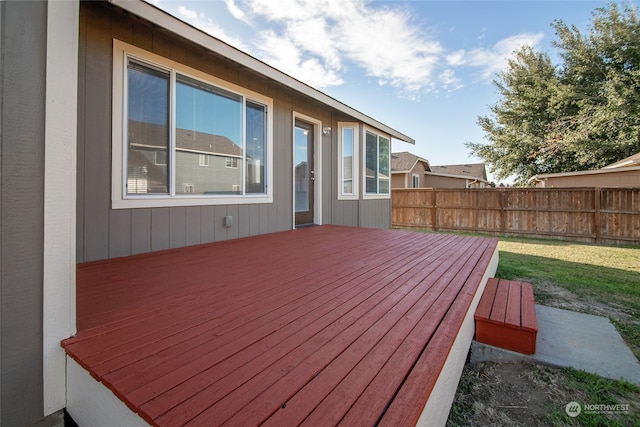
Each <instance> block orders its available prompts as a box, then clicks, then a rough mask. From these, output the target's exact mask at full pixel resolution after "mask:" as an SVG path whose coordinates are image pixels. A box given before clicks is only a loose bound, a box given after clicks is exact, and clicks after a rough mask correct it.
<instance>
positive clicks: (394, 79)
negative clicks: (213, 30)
mask: <svg viewBox="0 0 640 427" xmlns="http://www.w3.org/2000/svg"><path fill="white" fill-rule="evenodd" d="M227 3H228V4H232V6H233V7H235V8H238V9H241V10H243V11H244V13H245V15H244V16H247V15H248V16H251V20H252V22H256V21H258V20H259V19H262V20H264V21H267V22H268V23H269V26H270V29H269V30H267V31H262V32H261V33H260V37H259V42H258V48H259V50H260V51H261V52H262V56H263V59H264V60H265V61H267V62H269V63H270V64H271V65H273V66H276V67H277V68H280V69H281V70H282V71H285V72H287V73H289V74H291V75H293V76H294V77H297V78H299V79H301V80H303V81H305V82H306V83H308V84H311V85H314V86H317V87H328V86H333V85H338V84H342V83H343V78H342V77H341V73H342V72H343V71H344V68H345V64H346V63H351V64H355V65H357V66H359V67H361V68H362V69H363V70H364V71H365V74H366V75H368V76H370V77H374V78H376V79H377V81H378V83H379V84H382V85H384V84H389V85H392V86H394V87H396V88H398V89H399V90H400V91H401V92H403V93H411V92H420V91H424V90H431V88H432V87H433V84H434V82H435V81H436V80H437V77H436V76H434V72H435V71H434V70H435V66H436V64H437V62H438V61H439V57H440V55H441V54H442V51H443V49H442V47H441V46H440V44H439V43H438V42H437V41H434V40H432V39H430V38H428V37H426V36H425V35H424V34H423V33H421V31H420V29H419V27H418V26H416V25H415V24H414V23H412V21H411V14H410V12H409V11H407V10H404V9H400V8H397V7H395V8H391V7H382V8H380V7H373V6H372V4H373V3H370V2H368V1H365V0H245V1H243V2H242V3H235V2H233V0H227ZM232 13H233V12H232ZM274 24H275V25H274ZM256 25H257V24H256ZM314 67H315V69H316V70H315V72H317V74H318V75H317V76H316V77H314V76H313V74H314ZM309 79H310V80H309ZM314 82H315V83H314ZM318 82H320V83H318Z"/></svg>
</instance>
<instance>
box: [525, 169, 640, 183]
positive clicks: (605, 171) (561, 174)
mask: <svg viewBox="0 0 640 427" xmlns="http://www.w3.org/2000/svg"><path fill="white" fill-rule="evenodd" d="M637 170H640V166H631V167H624V168H609V169H594V170H587V171H576V172H559V173H543V174H539V175H535V176H532V177H531V178H529V182H534V181H544V180H545V179H548V178H563V177H568V176H581V175H600V174H610V173H624V172H629V171H637Z"/></svg>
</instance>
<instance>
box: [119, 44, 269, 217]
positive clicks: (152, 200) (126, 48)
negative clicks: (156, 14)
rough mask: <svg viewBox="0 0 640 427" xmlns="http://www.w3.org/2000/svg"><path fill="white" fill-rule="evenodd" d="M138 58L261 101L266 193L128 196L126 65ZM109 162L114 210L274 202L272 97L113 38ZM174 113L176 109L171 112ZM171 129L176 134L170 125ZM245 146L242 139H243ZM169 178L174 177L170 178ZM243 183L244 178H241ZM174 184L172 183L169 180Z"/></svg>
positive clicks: (172, 107) (258, 101)
mask: <svg viewBox="0 0 640 427" xmlns="http://www.w3.org/2000/svg"><path fill="white" fill-rule="evenodd" d="M130 57H132V58H137V59H140V60H141V61H143V62H148V63H151V64H154V65H156V66H159V67H164V68H167V69H170V70H172V72H179V73H180V74H183V75H187V76H189V77H193V78H196V79H199V80H203V81H205V82H208V83H210V84H212V85H215V86H218V87H220V88H223V89H225V90H228V91H232V92H235V93H238V94H239V95H242V96H244V97H246V98H247V99H248V100H252V101H254V102H257V103H260V104H263V105H265V106H266V108H267V117H266V126H267V131H266V133H267V134H266V141H265V142H266V144H267V158H266V166H267V176H266V182H265V185H266V193H265V194H246V195H240V196H212V195H201V194H197V195H189V196H184V195H174V196H171V195H155V194H154V195H127V194H126V190H125V186H124V183H125V182H126V179H127V176H126V173H127V170H126V167H125V164H124V161H125V159H126V152H125V141H126V134H125V133H126V126H125V117H124V114H125V112H126V101H127V100H126V96H125V94H126V87H125V83H126V78H125V76H126V67H127V58H130ZM174 92H175V88H172V94H171V98H172V99H175V93H174ZM112 99H113V101H112V103H113V105H112V133H111V134H112V142H111V150H112V163H111V207H112V208H113V209H129V208H152V207H171V206H203V205H242V204H253V203H273V174H274V170H273V100H272V99H271V98H269V97H266V96H264V95H261V94H259V93H257V92H253V91H251V90H249V89H246V88H244V87H241V86H238V85H235V84H232V83H229V82H227V81H224V80H222V79H219V78H217V77H214V76H211V75H209V74H206V73H203V72H201V71H198V70H195V69H193V68H190V67H187V66H185V65H182V64H180V63H178V62H175V61H172V60H170V59H167V58H164V57H162V56H159V55H156V54H154V53H151V52H148V51H146V50H144V49H140V48H138V47H136V46H132V45H130V44H127V43H124V42H121V41H120V40H117V39H114V40H113V90H112ZM171 109H172V110H175V106H174V103H173V102H171ZM243 114H244V112H243ZM172 116H175V111H172ZM171 129H172V130H171V132H172V133H175V132H174V130H173V126H172V127H171ZM243 145H244V141H243ZM169 156H170V157H169V158H170V162H171V164H172V165H175V152H172V153H169ZM170 181H173V178H171V177H170ZM243 182H244V178H243ZM170 185H171V186H173V185H174V183H173V182H170Z"/></svg>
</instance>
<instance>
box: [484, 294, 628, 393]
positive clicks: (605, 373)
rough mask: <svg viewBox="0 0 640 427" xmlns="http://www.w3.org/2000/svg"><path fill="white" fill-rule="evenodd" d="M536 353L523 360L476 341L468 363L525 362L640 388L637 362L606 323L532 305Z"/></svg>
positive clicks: (556, 309) (521, 356)
mask: <svg viewBox="0 0 640 427" xmlns="http://www.w3.org/2000/svg"><path fill="white" fill-rule="evenodd" d="M536 316H537V318H538V339H537V342H536V353H535V354H534V355H532V356H527V355H523V354H519V353H515V352H512V351H508V350H502V349H499V348H496V347H492V346H489V345H486V344H481V343H478V342H476V341H474V342H473V344H472V346H471V363H477V362H484V361H512V360H529V361H534V362H542V363H546V364H549V365H553V366H560V367H572V368H575V369H579V370H584V371H586V372H591V373H593V374H597V375H600V376H602V377H605V378H611V379H615V380H618V379H624V380H626V381H629V382H631V383H635V384H638V385H640V362H638V359H636V357H635V356H634V355H633V353H632V352H631V350H630V349H629V347H627V345H626V344H625V343H624V341H623V340H622V337H621V336H620V334H619V333H618V331H617V330H616V329H615V327H614V326H613V324H611V322H610V321H609V319H607V318H605V317H600V316H593V315H590V314H584V313H576V312H573V311H568V310H561V309H558V308H551V307H545V306H542V305H536Z"/></svg>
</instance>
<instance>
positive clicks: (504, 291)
mask: <svg viewBox="0 0 640 427" xmlns="http://www.w3.org/2000/svg"><path fill="white" fill-rule="evenodd" d="M508 298H509V282H505V281H504V280H501V281H499V282H498V288H497V289H496V296H495V297H494V300H493V306H492V307H491V315H490V316H489V320H491V321H492V322H496V323H504V321H505V317H506V315H507V300H508Z"/></svg>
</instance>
